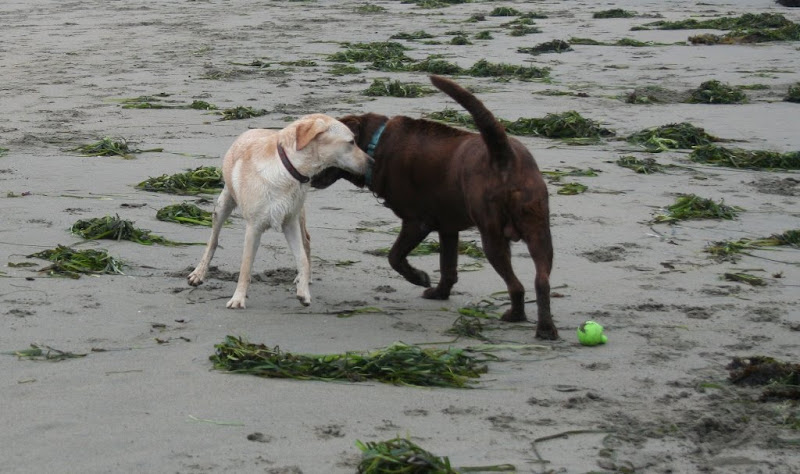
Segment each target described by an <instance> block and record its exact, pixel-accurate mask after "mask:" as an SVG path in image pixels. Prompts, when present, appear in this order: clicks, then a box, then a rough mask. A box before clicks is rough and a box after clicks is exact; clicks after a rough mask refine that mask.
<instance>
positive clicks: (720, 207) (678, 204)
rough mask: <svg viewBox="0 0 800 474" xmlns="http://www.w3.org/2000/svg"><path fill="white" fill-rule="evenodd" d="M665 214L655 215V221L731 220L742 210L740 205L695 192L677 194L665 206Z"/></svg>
mask: <svg viewBox="0 0 800 474" xmlns="http://www.w3.org/2000/svg"><path fill="white" fill-rule="evenodd" d="M666 211H667V212H666V213H665V214H659V215H657V216H656V217H655V219H654V220H653V222H655V223H670V224H671V223H674V222H677V221H681V220H689V219H725V220H733V219H736V217H737V216H738V215H739V212H741V211H743V209H742V208H740V207H735V206H728V205H726V204H724V203H723V202H714V201H713V200H712V199H706V198H701V197H699V196H697V195H695V194H684V195H681V196H678V199H677V200H676V201H675V203H674V204H672V205H670V206H667V208H666Z"/></svg>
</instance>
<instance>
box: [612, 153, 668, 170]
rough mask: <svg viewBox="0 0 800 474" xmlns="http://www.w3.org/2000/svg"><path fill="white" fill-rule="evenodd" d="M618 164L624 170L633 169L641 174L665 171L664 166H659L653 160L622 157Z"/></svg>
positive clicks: (629, 156)
mask: <svg viewBox="0 0 800 474" xmlns="http://www.w3.org/2000/svg"><path fill="white" fill-rule="evenodd" d="M616 163H617V165H619V166H622V167H623V168H628V169H631V170H633V171H635V172H637V173H639V174H653V173H662V172H663V171H664V165H661V164H659V163H658V162H657V161H656V160H655V159H653V158H644V159H642V160H640V159H638V158H636V157H635V156H631V155H626V156H620V157H619V158H618V159H617V161H616Z"/></svg>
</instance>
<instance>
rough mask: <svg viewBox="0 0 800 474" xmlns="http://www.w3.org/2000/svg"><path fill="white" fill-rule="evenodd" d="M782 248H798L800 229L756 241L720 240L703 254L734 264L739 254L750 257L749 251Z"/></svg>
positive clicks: (799, 246) (799, 244)
mask: <svg viewBox="0 0 800 474" xmlns="http://www.w3.org/2000/svg"><path fill="white" fill-rule="evenodd" d="M783 246H786V247H794V248H800V229H792V230H787V231H786V232H783V233H782V234H773V235H771V236H769V237H761V238H758V239H747V238H744V239H738V240H722V241H718V242H714V243H712V244H710V245H709V246H707V247H706V248H705V252H707V253H710V254H711V256H712V257H714V258H715V259H716V260H718V261H726V260H728V261H734V262H735V261H736V260H738V259H739V254H745V255H750V254H749V251H750V250H757V249H762V248H765V247H783Z"/></svg>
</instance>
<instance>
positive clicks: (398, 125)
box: [312, 76, 558, 340]
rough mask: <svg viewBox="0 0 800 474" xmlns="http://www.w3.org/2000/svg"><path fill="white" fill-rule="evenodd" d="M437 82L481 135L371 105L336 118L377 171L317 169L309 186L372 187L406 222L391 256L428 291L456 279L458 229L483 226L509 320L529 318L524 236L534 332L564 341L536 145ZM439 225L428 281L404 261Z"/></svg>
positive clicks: (436, 295) (438, 291)
mask: <svg viewBox="0 0 800 474" xmlns="http://www.w3.org/2000/svg"><path fill="white" fill-rule="evenodd" d="M431 82H432V83H433V85H435V86H436V87H437V88H439V89H440V90H442V91H443V92H444V93H446V94H447V95H449V96H450V97H452V98H453V99H455V100H456V101H457V102H458V103H459V104H461V106H463V107H464V108H465V109H466V110H467V111H468V112H469V113H470V114H471V115H472V117H473V119H474V121H475V125H476V126H477V128H478V130H479V131H480V133H472V132H468V131H465V130H460V129H457V128H453V127H449V126H447V125H443V124H441V123H437V122H431V121H429V120H417V119H412V118H409V117H403V116H398V117H392V118H389V117H386V116H383V115H377V114H372V113H368V114H365V115H348V116H345V117H341V118H339V120H340V121H341V122H342V123H344V124H345V125H347V126H348V127H349V128H350V130H352V131H353V134H354V135H355V140H356V143H357V144H358V146H359V147H360V148H361V149H362V150H365V151H366V152H367V153H368V154H370V155H371V156H372V157H373V158H374V159H375V162H374V167H373V170H372V173H371V175H370V173H367V175H366V176H355V175H352V174H350V173H347V172H346V171H343V170H341V169H335V168H334V169H330V170H326V171H324V172H322V173H321V174H319V175H317V177H316V178H315V179H314V181H312V186H315V187H320V188H323V187H327V186H329V185H330V184H332V183H333V182H334V181H336V180H337V179H339V178H345V179H347V180H349V181H351V182H352V183H354V184H355V185H357V186H362V187H363V186H365V185H366V186H367V187H368V188H369V189H370V190H371V191H372V192H373V193H375V194H376V195H377V196H378V197H379V198H381V199H383V200H384V202H385V204H386V206H387V207H389V208H390V209H391V210H392V211H394V213H395V214H396V215H397V216H398V217H400V218H401V219H402V220H403V224H402V228H401V230H400V235H399V236H398V237H397V241H396V242H395V243H394V245H393V246H392V249H391V251H390V252H389V263H390V264H391V266H392V268H394V269H395V270H396V271H397V272H398V273H400V274H401V275H403V276H404V277H405V279H406V280H408V281H409V282H411V283H413V284H415V285H419V286H424V287H427V289H426V290H425V292H424V293H423V295H422V296H423V297H424V298H429V299H447V298H448V297H449V296H450V290H451V289H452V287H453V285H454V284H455V283H456V281H458V275H457V269H456V267H457V260H458V233H459V231H462V230H465V229H469V228H471V227H477V228H478V230H479V231H480V234H481V241H482V243H483V250H484V252H485V253H486V258H487V259H488V260H489V262H490V263H491V264H492V266H493V267H494V269H495V270H496V271H497V273H498V274H499V275H500V276H501V277H502V278H503V280H505V282H506V285H507V287H508V293H509V296H510V298H511V308H510V309H509V310H508V311H506V313H505V314H504V315H503V317H502V320H503V321H524V320H525V319H526V317H525V302H524V296H525V288H524V287H523V286H522V284H521V283H520V281H519V280H518V279H517V277H516V275H515V274H514V270H513V268H512V266H511V248H510V243H511V241H515V242H516V241H519V240H522V241H524V242H525V244H527V246H528V252H529V253H530V255H531V258H532V259H533V262H534V264H535V266H536V281H535V286H536V305H537V309H538V313H539V314H538V316H539V319H538V324H537V326H536V337H538V338H541V339H551V340H554V339H558V330H557V329H556V327H555V324H554V323H553V317H552V315H551V313H550V271H551V268H552V265H553V245H552V238H551V236H550V212H549V209H548V196H547V187H546V185H545V182H544V179H543V178H542V174H541V172H540V171H539V168H538V167H537V166H536V162H535V161H534V159H533V156H532V155H531V153H530V152H529V151H528V150H527V149H526V148H525V146H524V145H522V143H520V142H519V141H518V140H516V139H514V138H510V137H508V135H506V131H505V129H504V128H503V126H502V125H501V124H500V123H499V122H498V121H497V120H496V119H495V117H494V116H493V115H492V113H491V112H489V110H488V109H486V107H485V106H484V105H483V103H482V102H481V101H480V100H478V99H477V98H476V97H475V96H474V95H473V94H471V93H470V92H469V91H467V90H466V89H464V88H463V87H461V86H459V85H458V84H456V83H455V82H453V81H451V80H449V79H446V78H443V77H440V76H431ZM431 231H437V232H438V233H439V242H440V246H441V253H440V260H439V264H440V270H441V279H440V280H439V284H438V285H437V286H436V287H435V288H431V287H430V286H431V280H430V278H429V277H428V274H427V273H425V272H423V271H421V270H418V269H416V268H414V267H412V266H411V264H409V263H408V259H407V257H408V254H409V253H410V252H411V251H412V250H414V248H416V247H417V245H418V244H419V243H420V242H422V241H423V239H425V237H427V236H428V234H429V233H430V232H431Z"/></svg>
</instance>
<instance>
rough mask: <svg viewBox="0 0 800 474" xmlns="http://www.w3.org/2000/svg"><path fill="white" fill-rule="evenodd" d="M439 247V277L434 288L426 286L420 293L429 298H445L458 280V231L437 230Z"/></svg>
mask: <svg viewBox="0 0 800 474" xmlns="http://www.w3.org/2000/svg"><path fill="white" fill-rule="evenodd" d="M439 247H440V249H439V273H440V275H441V279H440V280H439V284H438V285H436V288H428V289H427V290H425V292H423V293H422V297H423V298H427V299H429V300H446V299H447V298H449V297H450V290H451V289H452V288H453V285H455V284H456V282H457V281H458V269H457V267H458V232H442V231H439Z"/></svg>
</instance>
